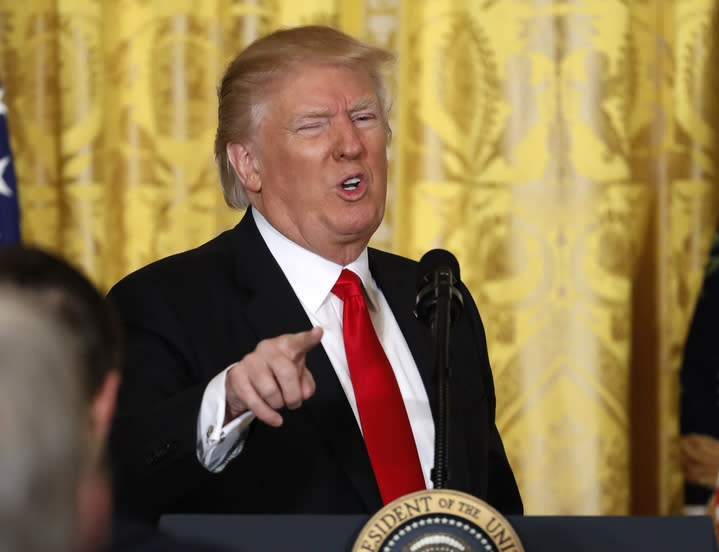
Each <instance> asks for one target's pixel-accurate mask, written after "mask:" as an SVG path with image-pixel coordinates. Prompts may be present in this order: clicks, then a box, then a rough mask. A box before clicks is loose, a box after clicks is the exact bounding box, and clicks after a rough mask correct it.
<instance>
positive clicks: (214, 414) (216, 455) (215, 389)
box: [197, 366, 255, 473]
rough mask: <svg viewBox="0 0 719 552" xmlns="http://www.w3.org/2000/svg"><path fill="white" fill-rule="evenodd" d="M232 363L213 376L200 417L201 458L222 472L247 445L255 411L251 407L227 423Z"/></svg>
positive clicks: (207, 388)
mask: <svg viewBox="0 0 719 552" xmlns="http://www.w3.org/2000/svg"><path fill="white" fill-rule="evenodd" d="M229 369H230V366H228V367H227V368H225V369H224V370H223V371H222V372H220V373H219V374H217V375H216V376H215V377H214V378H212V379H211V380H210V383H208V384H207V387H206V388H205V393H204V394H203V396H202V404H201V405H200V414H199V416H198V417H197V459H198V460H199V461H200V463H201V464H202V465H203V466H205V468H207V469H208V470H209V471H211V472H214V473H218V472H221V471H222V470H223V469H224V468H225V466H227V464H228V463H229V462H230V461H231V460H232V459H233V458H235V457H236V456H237V455H238V454H240V452H242V449H243V447H244V445H245V440H246V438H247V431H248V429H249V427H250V424H251V423H252V421H253V420H254V419H255V414H254V413H253V412H251V411H247V412H245V413H244V414H242V415H241V416H238V417H237V418H235V419H234V420H232V421H231V422H230V423H228V424H227V425H226V426H223V425H222V424H223V423H224V421H225V379H226V378H227V371H228V370H229Z"/></svg>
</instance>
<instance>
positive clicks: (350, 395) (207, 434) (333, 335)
mask: <svg viewBox="0 0 719 552" xmlns="http://www.w3.org/2000/svg"><path fill="white" fill-rule="evenodd" d="M252 214H253V216H254V219H255V223H256V224H257V228H258V230H259V231H260V234H261V235H262V238H263V239H264V240H265V243H266V244H267V247H268V248H269V250H270V252H271V253H272V255H273V256H274V258H275V260H276V261H277V263H278V264H279V265H280V268H281V269H282V271H283V272H284V274H285V277H286V278H287V280H288V281H289V283H290V285H291V286H292V289H293V290H294V292H295V295H297V298H298V299H299V301H300V303H301V304H302V307H303V308H304V310H305V312H306V313H307V316H308V317H309V319H310V321H311V322H312V325H313V326H321V327H322V328H323V330H324V333H323V334H322V341H321V343H322V346H323V347H324V349H325V351H326V353H327V356H328V357H329V360H330V362H331V364H332V367H333V368H334V370H335V373H336V374H337V378H338V379H339V382H340V384H341V385H342V389H343V390H344V392H345V395H347V400H348V401H349V404H350V406H351V407H352V411H353V412H354V415H355V419H356V420H357V424H358V425H360V422H359V415H358V413H357V402H356V400H355V395H354V389H353V387H352V381H351V379H350V372H349V367H348V365H347V356H346V354H345V346H344V338H343V334H342V307H343V303H342V300H341V299H339V298H338V297H337V296H335V295H334V294H333V293H332V287H333V286H334V285H335V282H336V281H337V278H339V275H340V272H342V269H343V268H347V269H349V270H352V271H353V272H355V273H356V274H357V275H358V276H359V277H360V279H361V280H362V285H363V287H364V290H365V293H366V299H367V308H368V310H369V313H370V318H371V319H372V324H373V325H374V328H375V331H376V332H377V336H378V337H379V340H380V342H381V343H382V347H383V348H384V351H385V354H386V355H387V358H388V360H389V362H390V364H391V365H392V369H393V371H394V375H395V377H396V379H397V384H398V385H399V389H400V392H401V393H402V398H403V399H404V404H405V408H406V409H407V415H408V417H409V422H410V426H411V427H412V433H413V434H414V439H415V443H416V444H417V452H418V454H419V460H420V463H421V465H422V472H423V474H424V479H425V483H426V484H427V488H432V483H431V476H430V472H431V469H432V467H433V465H434V422H433V420H432V413H431V411H430V408H429V400H428V398H427V392H426V390H425V388H424V384H423V383H422V378H421V376H420V374H419V371H418V370H417V366H416V364H415V362H414V358H413V357H412V353H411V352H410V350H409V346H408V345H407V341H406V340H405V338H404V335H403V334H402V332H401V331H400V329H399V326H398V325H397V321H396V320H395V318H394V315H393V314H392V310H391V309H390V307H389V304H388V303H387V300H386V299H385V297H384V295H383V294H382V292H381V291H380V289H379V288H378V287H377V284H376V283H375V281H374V279H373V278H372V275H371V274H370V271H369V260H368V255H367V249H365V250H363V251H362V254H361V255H360V256H359V258H358V259H357V260H355V261H354V262H352V263H350V264H349V265H347V266H346V267H342V266H340V265H338V264H336V263H333V262H332V261H328V260H327V259H324V258H322V257H320V256H319V255H316V254H315V253H312V252H311V251H309V250H307V249H304V248H303V247H301V246H299V245H297V244H296V243H294V242H293V241H291V240H289V239H287V238H286V237H285V236H284V235H282V234H280V233H279V232H278V231H277V230H276V229H275V228H274V227H272V226H271V225H270V223H269V222H268V221H267V220H266V219H265V218H264V217H263V216H262V215H261V214H260V213H259V212H258V211H257V210H256V209H252ZM298 268H300V269H299V270H298ZM238 360H239V359H238ZM308 369H309V370H310V372H311V371H312V366H308ZM227 370H229V367H228V368H226V369H225V370H223V371H222V372H220V373H219V374H217V376H215V377H214V378H213V379H212V380H211V381H210V383H209V384H208V385H207V388H206V389H205V393H204V396H203V398H202V405H201V407H200V414H199V416H198V420H197V457H198V459H199V460H200V462H201V463H202V464H203V465H204V466H205V467H206V468H207V469H208V470H210V471H213V472H219V471H221V470H222V469H224V467H225V466H226V465H227V463H228V462H229V461H230V460H232V459H233V458H235V457H236V456H237V455H238V454H239V453H240V452H241V450H242V447H243V446H244V442H245V438H246V434H247V429H248V428H249V425H250V423H251V422H252V421H253V420H254V419H255V415H254V414H253V413H252V412H246V413H245V414H243V415H241V416H239V417H238V418H236V419H235V420H232V421H231V422H230V423H228V424H227V425H225V426H223V425H222V424H223V422H224V419H225V378H226V374H227ZM360 429H361V425H360Z"/></svg>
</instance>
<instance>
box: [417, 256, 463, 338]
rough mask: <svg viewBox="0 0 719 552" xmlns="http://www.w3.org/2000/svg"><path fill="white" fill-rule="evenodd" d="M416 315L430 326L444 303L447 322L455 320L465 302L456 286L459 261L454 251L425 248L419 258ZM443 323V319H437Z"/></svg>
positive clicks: (441, 312) (435, 320)
mask: <svg viewBox="0 0 719 552" xmlns="http://www.w3.org/2000/svg"><path fill="white" fill-rule="evenodd" d="M417 274H418V278H417V301H416V310H415V313H416V314H417V318H419V319H420V320H421V321H422V322H424V323H425V324H427V325H428V326H430V327H434V325H435V322H437V321H438V320H437V318H438V317H437V315H438V313H439V314H440V315H442V314H443V313H444V307H445V305H442V304H441V303H444V302H446V303H447V309H448V310H447V312H448V313H449V323H450V324H454V323H455V322H456V321H457V319H458V318H459V315H460V314H461V313H462V307H463V305H464V302H463V301H462V294H461V293H460V292H459V289H458V288H457V284H458V283H459V263H458V262H457V259H456V258H455V256H454V255H452V254H451V253H450V252H449V251H446V250H445V249H432V250H431V251H427V253H425V254H424V255H423V256H422V258H421V259H420V261H419V268H418V270H417ZM440 322H441V325H442V326H443V325H444V321H440Z"/></svg>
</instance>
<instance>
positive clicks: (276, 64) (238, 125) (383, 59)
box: [215, 25, 394, 209]
mask: <svg viewBox="0 0 719 552" xmlns="http://www.w3.org/2000/svg"><path fill="white" fill-rule="evenodd" d="M392 61H394V56H393V55H392V54H391V53H390V52H388V51H386V50H383V49H381V48H377V47H375V46H372V45H370V44H367V43H365V42H362V41H361V40H357V39H356V38H354V37H352V36H350V35H348V34H345V33H343V32H342V31H339V30H337V29H334V28H332V27H326V26H322V25H308V26H305V27H294V28H290V29H281V30H278V31H275V32H273V33H271V34H269V35H267V36H264V37H262V38H260V39H258V40H256V41H255V42H253V43H252V44H250V45H249V46H248V47H247V48H245V49H244V50H242V51H241V52H240V53H239V54H238V55H237V57H235V58H234V59H233V60H232V61H231V62H230V64H229V65H228V67H227V70H226V71H225V75H224V76H223V78H222V81H221V82H220V86H219V89H218V91H217V96H218V100H219V104H218V109H217V114H218V116H217V134H216V136H215V160H216V161H217V166H218V168H219V172H220V181H221V183H222V191H223V193H224V196H225V202H226V203H227V204H228V205H229V206H230V207H232V208H234V209H244V208H245V207H247V206H248V205H249V200H248V198H247V194H246V193H245V189H244V187H243V186H242V184H241V183H240V182H239V180H238V179H237V176H236V175H235V172H234V170H233V169H232V166H231V165H230V161H229V157H228V155H227V144H230V143H235V144H247V143H249V142H250V141H251V140H252V139H253V137H254V134H255V131H256V130H257V127H258V125H259V124H260V122H261V120H262V115H263V110H264V109H265V107H266V104H267V102H268V98H271V96H272V94H271V93H272V87H273V86H275V85H278V84H280V85H281V83H282V80H283V79H284V78H285V77H287V76H288V75H290V74H291V73H292V72H293V71H296V70H298V69H300V68H301V67H303V66H306V65H312V64H322V65H335V66H340V67H346V68H348V69H354V70H357V71H365V72H366V73H367V74H368V75H369V76H370V78H371V79H372V83H373V85H374V92H375V95H376V96H377V101H378V102H379V106H380V112H381V114H382V123H383V126H384V129H385V132H386V133H387V137H388V138H389V137H390V136H391V131H390V127H389V118H388V111H389V107H390V105H389V104H390V102H389V100H388V97H387V96H388V93H387V86H386V85H385V82H384V79H383V76H382V69H383V68H384V67H386V66H387V65H389V64H390V63H391V62H392Z"/></svg>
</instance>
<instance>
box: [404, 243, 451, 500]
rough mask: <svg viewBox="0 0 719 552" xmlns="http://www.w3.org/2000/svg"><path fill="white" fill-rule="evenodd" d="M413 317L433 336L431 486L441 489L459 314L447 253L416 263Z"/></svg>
mask: <svg viewBox="0 0 719 552" xmlns="http://www.w3.org/2000/svg"><path fill="white" fill-rule="evenodd" d="M418 275H419V278H418V280H417V301H416V305H415V314H416V315H417V318H419V319H420V320H421V321H422V322H424V323H425V324H427V325H428V326H429V327H430V329H431V333H432V361H433V366H434V375H435V378H436V381H437V413H436V415H437V419H436V423H435V439H434V468H433V469H432V483H433V484H434V488H435V489H443V488H445V486H446V481H447V479H448V478H449V431H450V427H449V412H450V408H449V398H450V397H449V388H450V386H449V381H450V378H451V370H450V365H449V342H450V327H451V326H452V324H453V323H454V322H456V321H457V319H458V318H459V316H460V314H461V313H462V306H463V301H462V294H461V293H460V291H459V289H458V288H457V285H458V284H459V263H458V262H457V259H456V258H455V257H454V255H452V254H451V253H450V252H449V251H445V250H444V249H433V250H431V251H428V252H427V253H425V254H424V256H423V257H422V259H420V261H419V268H418Z"/></svg>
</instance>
